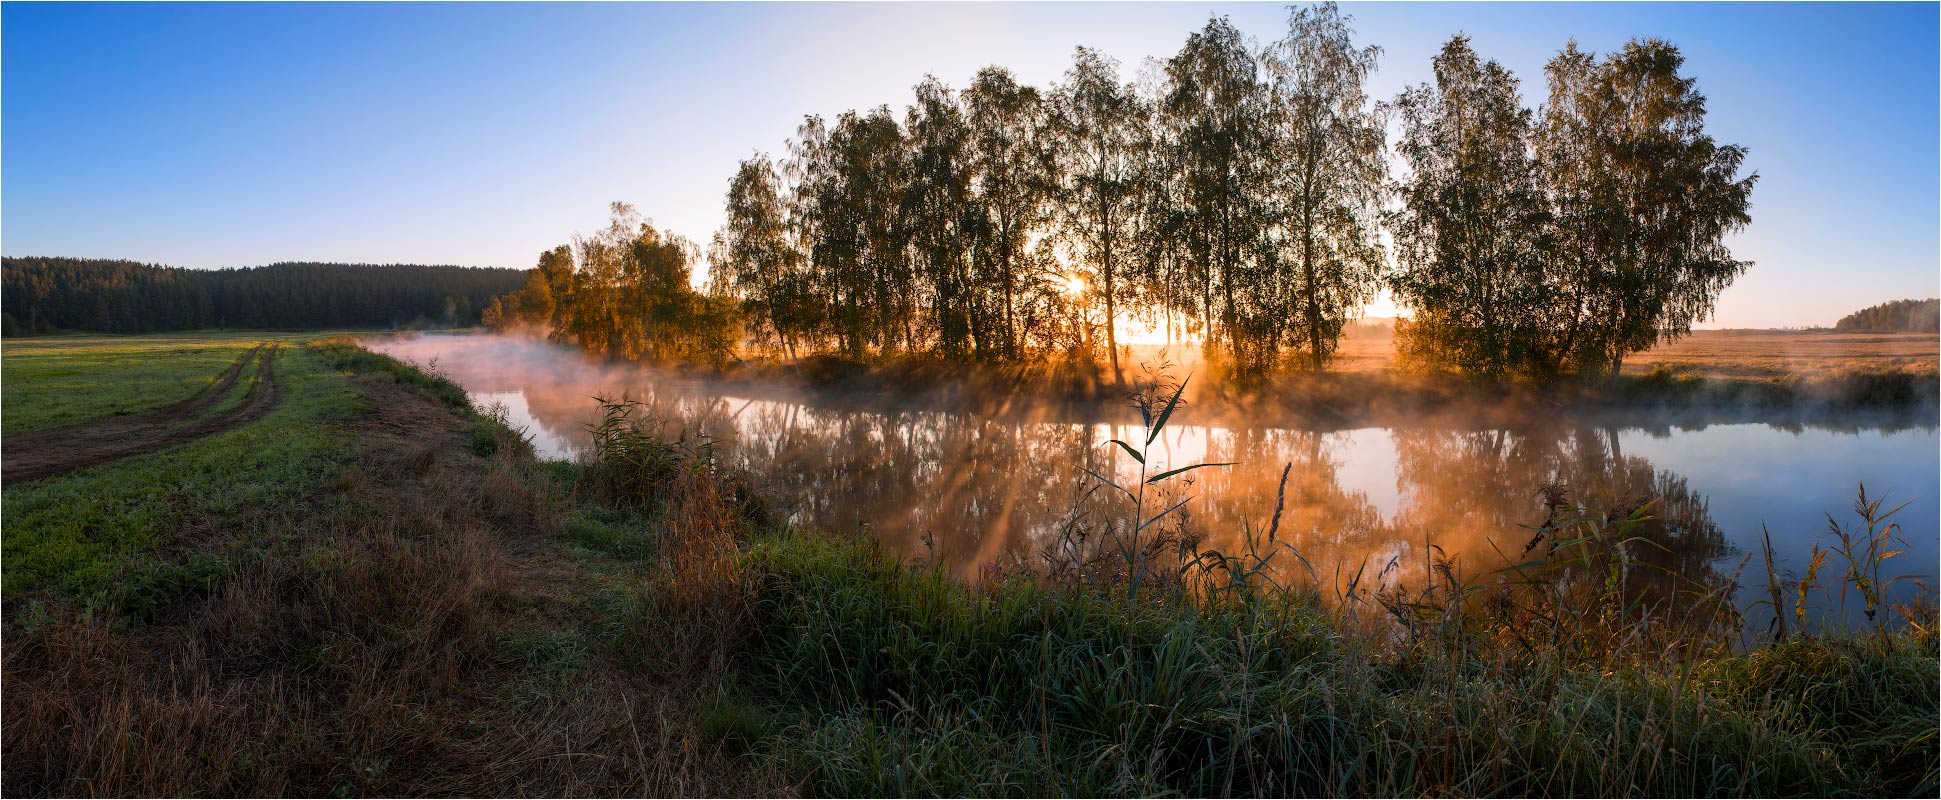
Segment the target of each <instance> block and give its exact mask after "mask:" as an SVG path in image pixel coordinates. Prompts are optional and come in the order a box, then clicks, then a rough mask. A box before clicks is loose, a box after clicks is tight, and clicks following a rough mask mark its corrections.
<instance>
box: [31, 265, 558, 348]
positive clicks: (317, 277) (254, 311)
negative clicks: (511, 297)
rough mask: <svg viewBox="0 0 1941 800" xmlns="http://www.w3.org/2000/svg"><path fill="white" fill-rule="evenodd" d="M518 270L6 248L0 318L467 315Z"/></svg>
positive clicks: (121, 329)
mask: <svg viewBox="0 0 1941 800" xmlns="http://www.w3.org/2000/svg"><path fill="white" fill-rule="evenodd" d="M526 272H527V270H514V269H496V268H469V267H454V266H423V265H417V264H385V265H373V264H321V263H281V264H271V265H269V266H264V267H245V268H240V269H206V270H205V269H184V268H179V267H165V266H157V265H151V264H141V263H137V262H134V261H112V260H104V259H81V258H40V257H29V258H14V257H8V258H6V259H5V260H4V265H3V268H0V287H4V294H0V313H3V314H4V316H3V317H0V322H4V325H5V331H4V332H5V334H6V335H8V336H22V335H32V334H38V333H48V332H51V331H60V330H76V331H100V332H104V333H148V332H154V331H180V330H191V329H195V328H260V329H269V330H316V329H323V328H399V327H406V326H413V325H416V326H428V325H447V326H463V325H475V324H478V322H479V314H480V311H481V310H482V309H484V308H485V307H486V305H487V304H489V303H491V302H492V300H493V298H495V297H497V296H499V295H502V294H504V293H506V292H508V291H511V290H512V289H515V288H517V287H518V286H519V285H520V284H521V283H523V282H524V281H525V280H526Z"/></svg>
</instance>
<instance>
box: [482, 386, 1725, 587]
mask: <svg viewBox="0 0 1941 800" xmlns="http://www.w3.org/2000/svg"><path fill="white" fill-rule="evenodd" d="M447 363H450V362H447ZM453 366H454V367H459V366H463V367H464V371H465V372H467V373H471V372H473V371H475V369H482V368H483V366H484V365H471V364H454V365H453ZM553 377H554V378H555V379H554V380H537V381H535V380H527V381H522V382H519V383H517V384H510V386H513V387H515V388H521V389H523V390H524V391H525V394H526V399H527V403H528V406H529V407H530V409H531V411H532V413H533V415H534V417H535V419H536V421H538V422H539V424H541V425H544V426H546V427H547V428H548V429H549V430H552V431H554V432H556V433H565V434H566V435H567V436H568V438H569V439H570V440H573V441H576V442H583V440H584V436H583V434H582V431H581V426H582V424H583V423H584V422H585V421H586V420H588V419H590V418H591V414H592V412H593V404H592V402H591V400H589V399H588V398H589V397H590V396H591V395H593V394H609V395H618V394H621V393H622V391H623V390H624V391H625V392H626V393H627V394H629V395H630V396H632V397H634V398H636V399H639V400H641V401H642V402H643V403H644V404H646V406H647V408H648V409H649V410H650V411H652V412H653V413H657V414H660V415H662V416H664V417H666V418H668V419H669V421H670V422H671V423H672V424H673V425H674V429H676V430H678V429H680V428H681V427H686V428H688V429H689V430H694V429H701V430H706V431H707V432H709V433H710V434H711V435H713V436H714V437H715V438H716V439H717V440H718V441H719V442H720V444H721V453H722V455H723V456H724V457H725V458H726V459H727V463H728V464H730V465H733V466H736V467H739V468H742V469H744V470H746V471H747V472H748V473H749V474H750V475H751V476H753V477H755V478H756V479H757V480H758V481H759V483H760V485H761V486H762V487H763V490H764V492H765V493H766V495H767V496H768V497H769V498H770V500H771V501H772V502H773V503H775V504H776V505H777V507H778V508H780V509H783V510H785V511H788V512H790V513H792V514H793V515H794V517H793V519H794V521H795V522H796V523H798V524H802V525H806V526H813V527H819V528H825V529H830V530H837V531H853V530H857V529H859V528H866V529H868V530H869V531H870V532H871V534H872V535H874V536H876V537H878V538H880V539H882V540H883V541H884V542H885V543H886V544H887V545H889V546H890V547H891V548H892V549H893V550H895V551H897V552H901V553H903V554H905V555H908V556H913V557H915V556H925V555H929V554H931V553H934V554H935V555H937V556H938V557H941V558H942V559H944V560H945V561H946V563H948V564H950V565H951V566H952V567H953V568H954V569H955V570H956V571H957V573H958V574H960V575H964V576H966V577H972V576H975V575H977V574H978V569H979V567H980V566H982V565H984V564H988V563H990V562H991V561H993V560H994V559H997V558H999V557H1000V556H1002V555H1004V554H1005V553H1007V552H1015V551H1019V550H1030V549H1032V548H1037V547H1043V546H1045V545H1047V544H1048V543H1049V542H1050V541H1051V540H1052V539H1053V538H1055V537H1056V535H1057V534H1056V531H1057V529H1058V528H1059V525H1060V523H1061V521H1063V520H1065V519H1066V518H1067V516H1068V515H1069V514H1071V513H1072V512H1073V511H1074V509H1075V507H1077V506H1078V503H1079V498H1080V497H1081V496H1084V487H1085V485H1086V483H1087V479H1086V478H1085V473H1084V471H1083V470H1084V469H1088V468H1089V469H1093V470H1096V471H1100V472H1106V471H1107V470H1109V469H1112V468H1113V464H1114V463H1117V464H1118V466H1119V467H1121V468H1123V467H1125V466H1126V464H1125V463H1124V462H1125V458H1124V457H1123V456H1117V461H1116V462H1115V461H1114V460H1113V459H1114V454H1113V453H1112V451H1110V450H1107V449H1105V448H1104V447H1102V446H1100V443H1101V442H1103V441H1104V440H1105V439H1107V438H1111V437H1112V436H1115V435H1122V434H1124V433H1126V431H1124V430H1120V429H1118V428H1115V427H1112V426H1106V425H1087V424H1078V423H1070V422H1062V421H1040V420H1035V419H1019V418H1010V417H1007V418H991V417H982V416H976V415H968V414H962V413H954V412H944V411H909V412H902V413H889V414H884V413H876V412H866V411H853V410H846V409H841V408H825V407H816V406H810V405H804V404H800V403H791V402H779V401H766V400H756V401H749V400H745V399H739V398H730V397H725V396H722V395H720V394H716V393H713V392H712V391H710V389H709V388H708V387H707V386H706V385H704V384H701V383H698V382H694V381H682V380H663V381H657V382H634V383H632V384H631V386H620V385H609V384H607V383H605V382H603V381H602V380H591V379H587V378H585V377H581V378H579V379H577V380H576V379H574V378H573V377H572V376H570V375H567V374H565V373H564V372H562V373H561V374H559V375H556V376H553ZM469 383H470V380H469V379H468V385H469ZM495 387H496V383H495V384H494V388H495ZM475 388H486V387H475ZM1189 434H1190V435H1189ZM1391 435H1392V437H1393V440H1394V445H1395V449H1396V456H1397V467H1396V475H1395V480H1396V485H1397V488H1398V489H1400V490H1401V505H1400V508H1398V509H1397V510H1396V511H1395V512H1394V513H1393V514H1392V515H1390V516H1389V517H1388V518H1386V519H1385V518H1384V515H1383V513H1382V512H1381V511H1380V510H1378V509H1377V508H1376V507H1375V505H1374V504H1373V503H1372V502H1371V501H1370V500H1369V498H1368V497H1367V496H1366V495H1364V494H1363V493H1361V492H1359V491H1349V490H1346V489H1344V488H1343V487H1342V485H1341V480H1340V477H1341V476H1340V472H1341V469H1342V465H1343V463H1344V462H1345V460H1346V458H1347V456H1348V455H1349V451H1348V449H1347V448H1350V447H1355V446H1366V445H1365V444H1364V445H1357V444H1356V443H1355V440H1354V437H1353V436H1352V435H1349V434H1340V433H1321V432H1313V431H1300V430H1287V429H1263V428H1233V429H1225V428H1215V429H1212V430H1211V431H1207V430H1205V429H1201V428H1178V429H1175V430H1169V431H1168V432H1167V437H1168V439H1169V441H1170V442H1171V443H1172V445H1173V446H1174V447H1176V448H1183V449H1182V450H1180V451H1179V452H1173V453H1171V457H1172V460H1174V461H1176V462H1177V463H1178V464H1181V465H1183V464H1186V463H1190V462H1194V461H1200V460H1205V461H1231V462H1237V464H1236V466H1234V467H1231V468H1222V469H1207V470H1199V471H1197V472H1194V473H1192V474H1191V476H1190V480H1182V481H1179V482H1177V483H1174V484H1171V486H1170V487H1169V488H1168V489H1167V491H1170V492H1172V494H1171V495H1169V496H1168V497H1167V498H1165V499H1166V500H1168V501H1170V499H1172V498H1178V497H1184V496H1191V497H1193V498H1194V499H1193V501H1192V502H1191V503H1189V504H1188V505H1187V506H1186V514H1185V515H1184V517H1183V518H1182V522H1183V524H1184V525H1185V526H1186V527H1187V528H1188V529H1189V530H1190V532H1191V533H1194V534H1198V535H1200V536H1203V537H1204V544H1203V546H1204V547H1206V548H1210V549H1215V550H1221V551H1223V552H1226V553H1229V554H1232V553H1234V552H1235V551H1236V549H1237V548H1239V547H1240V546H1241V542H1242V539H1243V532H1244V531H1245V530H1247V529H1248V528H1249V526H1251V527H1252V529H1253V530H1255V531H1259V532H1264V531H1265V529H1266V528H1267V526H1268V525H1269V521H1270V520H1271V519H1272V517H1273V515H1274V499H1275V495H1276V489H1277V487H1278V484H1279V480H1280V475H1281V469H1282V467H1283V466H1284V465H1287V464H1290V463H1291V464H1292V465H1293V466H1292V468H1291V470H1290V471H1289V474H1288V486H1287V491H1286V502H1285V506H1284V508H1283V509H1282V512H1281V522H1280V527H1279V529H1278V538H1279V539H1280V540H1281V541H1285V542H1289V543H1291V544H1293V546H1294V547H1295V548H1296V549H1298V550H1299V551H1300V553H1301V554H1302V555H1303V556H1304V557H1305V558H1306V559H1307V560H1308V562H1309V563H1310V564H1312V565H1313V568H1314V570H1315V573H1316V577H1317V578H1318V580H1319V582H1320V584H1321V587H1320V588H1322V589H1323V592H1324V594H1333V593H1335V592H1338V591H1341V590H1343V589H1344V588H1345V584H1346V583H1347V582H1348V581H1349V580H1350V579H1351V578H1352V577H1353V576H1354V575H1355V573H1356V572H1357V570H1365V574H1364V576H1363V581H1364V583H1363V585H1364V586H1367V587H1370V588H1372V585H1371V584H1372V581H1373V579H1374V578H1375V576H1376V575H1378V574H1380V573H1381V572H1382V571H1383V567H1384V565H1386V564H1388V563H1389V562H1390V561H1391V560H1393V561H1394V562H1395V565H1396V567H1395V569H1394V570H1392V571H1391V572H1389V573H1388V575H1387V576H1386V579H1387V581H1388V582H1390V583H1395V582H1400V583H1404V584H1408V583H1414V582H1417V581H1420V580H1421V579H1422V577H1423V576H1424V574H1425V572H1426V570H1427V569H1428V566H1427V565H1428V559H1427V558H1426V557H1425V548H1426V546H1427V545H1434V546H1436V547H1438V548H1440V549H1441V550H1442V551H1443V552H1444V553H1447V554H1448V555H1450V556H1453V557H1455V559H1456V561H1457V565H1458V567H1459V568H1461V569H1463V570H1465V571H1468V572H1470V573H1475V572H1479V571H1482V570H1488V569H1493V568H1496V567H1500V566H1504V565H1505V564H1507V563H1515V562H1511V561H1506V559H1516V560H1517V561H1521V560H1524V558H1525V555H1524V553H1523V547H1524V545H1525V544H1526V543H1527V542H1528V541H1529V540H1530V538H1531V531H1530V530H1529V529H1528V528H1526V527H1524V526H1533V525H1538V524H1540V523H1542V522H1543V521H1544V519H1545V513H1546V511H1545V506H1544V503H1543V500H1542V497H1541V495H1540V489H1541V488H1542V487H1544V486H1546V485H1550V484H1562V485H1565V486H1567V487H1569V490H1570V497H1571V500H1572V501H1573V502H1576V503H1579V504H1582V505H1586V506H1590V507H1594V508H1604V509H1609V510H1612V511H1613V512H1614V513H1616V514H1618V515H1619V516H1621V515H1622V514H1623V513H1625V512H1628V511H1629V510H1631V509H1634V508H1636V507H1638V506H1639V505H1641V504H1642V503H1644V502H1646V501H1648V500H1650V499H1652V498H1657V505H1655V506H1654V507H1653V508H1652V509H1651V510H1650V512H1649V513H1650V515H1651V517H1652V519H1650V520H1648V521H1647V522H1645V523H1644V524H1643V525H1642V526H1641V527H1640V529H1639V530H1637V531H1635V533H1637V534H1639V535H1642V536H1644V537H1645V538H1646V539H1647V540H1649V541H1651V542H1653V543H1655V544H1657V545H1659V546H1662V548H1663V549H1662V550H1661V549H1659V547H1640V548H1637V554H1638V555H1639V556H1640V557H1641V558H1643V559H1644V560H1646V561H1647V562H1648V563H1650V564H1652V565H1654V566H1655V567H1656V569H1642V570H1639V571H1637V574H1638V575H1639V580H1640V581H1641V583H1640V584H1639V585H1641V586H1644V587H1646V589H1647V591H1651V592H1654V593H1657V594H1660V595H1663V594H1665V593H1666V592H1668V591H1670V589H1671V588H1672V586H1673V584H1674V583H1675V581H1673V580H1671V579H1670V578H1669V577H1668V576H1669V575H1678V576H1682V578H1683V579H1684V580H1687V581H1701V582H1714V581H1717V580H1719V579H1720V578H1719V576H1718V575H1717V574H1716V573H1715V572H1714V571H1713V562H1714V560H1715V559H1716V558H1718V557H1719V556H1720V555H1723V554H1724V553H1725V552H1726V551H1727V546H1726V543H1725V540H1724V537H1723V535H1722V533H1721V532H1720V531H1719V529H1718V527H1717V526H1716V525H1715V524H1713V522H1712V521H1711V517H1710V514H1709V512H1708V510H1707V508H1706V504H1705V500H1704V498H1703V497H1701V496H1699V495H1698V494H1696V493H1695V492H1693V491H1692V490H1691V489H1690V488H1689V486H1688V485H1687V484H1686V482H1685V480H1684V479H1683V478H1680V477H1678V476H1675V475H1672V474H1670V473H1667V472H1663V471H1660V470H1657V469H1655V468H1654V467H1653V466H1652V465H1651V464H1650V463H1649V462H1647V461H1645V460H1644V459H1641V458H1637V457H1635V456H1629V457H1627V456H1625V455H1623V454H1622V453H1621V452H1618V448H1617V447H1616V446H1615V441H1616V439H1615V433H1614V432H1612V431H1608V430H1599V429H1594V428H1590V427H1584V426H1575V427H1571V426H1564V425H1558V426H1543V427H1534V428H1529V429H1519V430H1485V431H1456V430H1446V429H1428V428H1416V429H1395V430H1393V431H1392V432H1391ZM1202 440H1203V441H1204V444H1205V449H1206V451H1205V453H1204V455H1203V456H1197V454H1195V453H1192V452H1191V451H1192V450H1193V449H1194V448H1195V447H1197V446H1198V445H1197V443H1198V442H1199V441H1202ZM1377 446H1379V445H1377ZM1196 456H1197V457H1196ZM1113 502H1114V501H1113V499H1112V498H1111V497H1110V496H1109V495H1105V494H1094V495H1091V496H1090V498H1089V499H1088V500H1086V502H1085V505H1084V506H1083V507H1082V508H1078V510H1079V511H1081V512H1086V514H1085V515H1084V516H1085V518H1086V519H1087V520H1088V523H1089V524H1093V525H1097V526H1102V525H1103V524H1105V523H1106V522H1107V521H1111V520H1116V519H1122V518H1123V517H1124V510H1123V509H1120V508H1117V507H1116V506H1113V505H1112V503H1113ZM1162 507H1163V506H1162ZM1277 566H1278V568H1279V569H1281V570H1282V572H1283V574H1284V575H1286V574H1287V571H1288V570H1292V569H1296V565H1295V563H1294V562H1293V561H1292V560H1291V559H1288V560H1285V561H1283V562H1280V563H1278V564H1277ZM1660 570H1662V571H1660ZM1303 572H1304V570H1303ZM1293 577H1301V576H1299V575H1295V576H1293Z"/></svg>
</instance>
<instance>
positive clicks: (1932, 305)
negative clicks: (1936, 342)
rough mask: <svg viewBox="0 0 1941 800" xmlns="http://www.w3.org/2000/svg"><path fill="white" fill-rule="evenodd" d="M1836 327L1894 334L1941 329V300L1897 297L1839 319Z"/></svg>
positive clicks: (1844, 329)
mask: <svg viewBox="0 0 1941 800" xmlns="http://www.w3.org/2000/svg"><path fill="white" fill-rule="evenodd" d="M1833 328H1834V330H1842V331H1880V332H1892V333H1936V332H1941V300H1895V301H1893V302H1891V303H1882V304H1880V305H1877V306H1871V307H1868V308H1863V309H1861V310H1859V311H1855V312H1853V313H1851V314H1848V315H1846V316H1844V317H1841V318H1840V321H1839V322H1836V323H1834V324H1833Z"/></svg>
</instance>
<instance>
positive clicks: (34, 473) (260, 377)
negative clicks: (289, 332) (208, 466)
mask: <svg viewBox="0 0 1941 800" xmlns="http://www.w3.org/2000/svg"><path fill="white" fill-rule="evenodd" d="M278 349H279V346H278V345H274V344H272V345H260V344H259V345H257V346H255V347H252V348H250V350H249V352H247V353H244V354H243V355H242V357H241V358H239V359H237V360H236V363H235V364H232V365H230V367H229V369H228V370H227V371H225V372H224V373H223V376H222V379H221V380H219V381H217V382H216V384H215V385H213V386H211V387H209V388H208V389H205V390H203V391H202V392H201V393H199V394H197V395H196V396H194V397H191V398H189V399H187V400H183V401H181V402H178V403H172V404H170V405H167V406H163V407H162V408H158V409H155V410H153V411H147V412H143V413H140V414H135V415H132V416H127V417H118V418H114V419H108V420H103V421H100V422H95V423H87V424H82V425H73V426H69V427H66V428H56V429H52V430H45V431H34V432H32V433H28V434H22V435H19V436H10V437H7V438H6V439H4V440H0V481H3V482H4V483H6V484H8V485H12V484H15V483H21V482H25V481H32V480H39V479H41V478H47V477H52V476H55V475H60V474H64V473H67V472H72V471H74V470H77V469H81V468H83V467H91V466H94V465H96V464H104V463H107V462H109V461H114V460H117V459H122V458H127V457H129V456H133V455H139V454H142V453H146V452H150V451H153V450H160V449H162V448H165V447H173V446H175V445H178V444H184V443H186V442H192V441H195V440H197V439H200V438H202V437H204V436H209V435H212V434H216V433H221V432H223V431H227V430H231V429H234V428H238V427H241V426H243V425H245V424H248V423H250V422H253V421H255V420H257V419H260V418H261V417H262V416H263V415H265V414H268V413H269V412H270V411H271V410H272V409H274V408H276V406H277V404H279V403H281V402H282V400H283V390H282V386H281V385H280V384H279V383H277V380H276V354H277V350H278ZM252 360H253V361H255V362H256V373H255V375H254V376H253V379H252V380H251V382H250V385H249V388H248V390H247V392H248V393H247V394H245V395H244V397H243V402H242V403H241V404H240V405H238V406H236V407H235V408H232V409H229V410H228V411H225V412H222V413H205V412H208V411H210V410H211V409H213V408H214V407H216V406H217V405H220V404H221V403H222V400H223V398H225V397H227V396H228V395H229V390H230V388H231V387H233V386H235V384H236V381H237V380H238V379H239V378H240V377H241V375H242V372H243V370H244V369H245V368H246V367H247V366H248V365H249V363H250V362H251V361H252Z"/></svg>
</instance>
